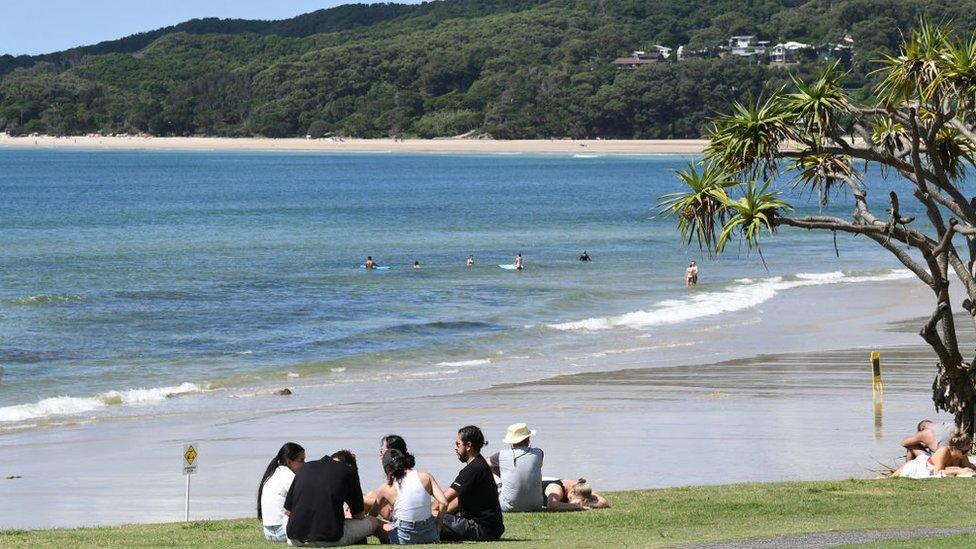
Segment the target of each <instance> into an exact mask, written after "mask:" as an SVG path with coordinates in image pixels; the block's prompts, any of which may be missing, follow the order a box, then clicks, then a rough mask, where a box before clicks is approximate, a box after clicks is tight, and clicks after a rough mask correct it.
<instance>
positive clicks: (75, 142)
mask: <svg viewBox="0 0 976 549" xmlns="http://www.w3.org/2000/svg"><path fill="white" fill-rule="evenodd" d="M706 143H707V142H706V141H704V140H695V139H674V140H623V139H607V140H575V139H574V140H556V139H520V140H501V139H406V140H393V139H343V140H338V139H330V138H325V139H299V138H287V139H269V138H259V137H248V138H225V137H134V136H133V137H88V136H77V137H51V136H39V137H9V136H0V148H4V147H11V148H57V149H121V150H186V151H293V152H294V151H297V152H372V153H398V152H402V153H474V154H516V153H535V154H539V153H541V154H587V155H588V154H698V153H700V152H701V151H702V150H703V149H704V147H705V144H706Z"/></svg>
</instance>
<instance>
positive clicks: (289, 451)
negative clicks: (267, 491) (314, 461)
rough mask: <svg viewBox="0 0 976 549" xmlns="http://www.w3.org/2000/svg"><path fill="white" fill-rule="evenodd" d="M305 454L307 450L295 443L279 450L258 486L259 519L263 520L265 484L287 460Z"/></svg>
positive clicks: (289, 443) (288, 443)
mask: <svg viewBox="0 0 976 549" xmlns="http://www.w3.org/2000/svg"><path fill="white" fill-rule="evenodd" d="M303 452H305V448H302V447H301V446H299V445H298V444H295V443H294V442H286V443H284V444H283V445H282V446H281V449H280V450H278V455H276V456H275V457H274V459H272V460H271V462H270V463H268V467H267V468H266V469H265V470H264V476H262V477H261V483H260V484H258V518H263V517H262V516H261V494H262V493H263V492H264V483H265V482H268V479H269V478H271V475H273V474H274V472H275V471H276V470H277V469H278V467H280V466H282V465H284V464H285V459H290V460H295V459H298V456H299V455H301V454H302V453H303Z"/></svg>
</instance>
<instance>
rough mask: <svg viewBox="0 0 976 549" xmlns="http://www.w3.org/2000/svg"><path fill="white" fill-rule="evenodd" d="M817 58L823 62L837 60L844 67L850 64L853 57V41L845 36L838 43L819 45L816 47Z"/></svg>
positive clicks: (849, 36)
mask: <svg viewBox="0 0 976 549" xmlns="http://www.w3.org/2000/svg"><path fill="white" fill-rule="evenodd" d="M817 56H818V57H820V58H821V59H823V60H825V61H833V60H838V61H840V62H841V63H843V64H845V65H847V64H850V62H851V59H852V58H853V56H854V39H853V38H851V35H849V34H847V35H844V38H843V39H842V40H841V41H840V42H837V43H833V42H827V43H824V44H821V45H819V46H817Z"/></svg>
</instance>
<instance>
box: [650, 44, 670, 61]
mask: <svg viewBox="0 0 976 549" xmlns="http://www.w3.org/2000/svg"><path fill="white" fill-rule="evenodd" d="M653 47H654V49H655V50H657V53H658V55H660V56H661V59H669V58H670V57H671V52H672V51H673V50H672V49H671V48H669V47H667V46H662V45H660V44H654V46H653Z"/></svg>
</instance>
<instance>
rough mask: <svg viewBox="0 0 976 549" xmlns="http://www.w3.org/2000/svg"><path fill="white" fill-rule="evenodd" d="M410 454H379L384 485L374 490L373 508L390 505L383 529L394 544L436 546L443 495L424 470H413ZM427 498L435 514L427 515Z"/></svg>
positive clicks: (444, 502)
mask: <svg viewBox="0 0 976 549" xmlns="http://www.w3.org/2000/svg"><path fill="white" fill-rule="evenodd" d="M415 465H416V462H415V460H414V457H413V456H412V455H411V454H408V453H404V452H401V451H399V450H396V449H390V450H387V451H386V453H384V454H383V470H384V471H385V472H386V482H384V483H383V485H382V486H380V487H379V488H377V489H376V495H377V498H376V503H374V507H376V506H379V507H382V506H383V505H384V504H386V503H389V504H391V505H392V506H393V514H392V515H391V517H390V519H391V520H392V522H391V523H389V524H386V525H384V526H383V530H384V531H385V532H386V533H387V534H388V535H389V537H390V543H391V544H394V545H411V544H415V543H439V542H440V535H439V534H438V532H439V531H440V527H441V525H440V522H441V520H443V518H444V513H445V512H446V510H447V500H446V499H445V498H444V492H443V491H442V490H441V487H440V486H439V485H438V484H437V479H435V478H434V476H433V475H431V474H430V473H428V472H426V471H416V470H414V466H415ZM431 498H433V499H434V500H436V501H437V504H438V506H439V511H438V513H437V517H436V518H435V517H434V516H433V515H432V514H431Z"/></svg>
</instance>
